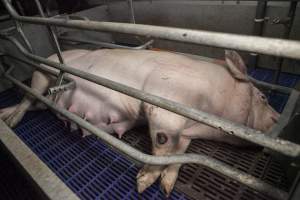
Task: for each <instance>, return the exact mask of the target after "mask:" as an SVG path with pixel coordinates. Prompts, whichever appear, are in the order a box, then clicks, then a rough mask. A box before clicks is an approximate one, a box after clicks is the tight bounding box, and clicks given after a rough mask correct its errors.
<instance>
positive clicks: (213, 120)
mask: <svg viewBox="0 0 300 200" xmlns="http://www.w3.org/2000/svg"><path fill="white" fill-rule="evenodd" d="M0 38H2V39H6V40H9V41H11V42H12V43H13V44H15V45H16V47H17V48H18V49H19V50H20V51H21V52H22V53H23V54H24V55H25V56H26V57H28V58H30V59H32V60H34V61H36V62H40V63H43V64H46V65H48V66H52V67H54V68H56V69H59V70H63V71H65V72H67V73H70V74H73V75H75V76H78V77H81V78H84V79H86V80H88V81H91V82H93V83H96V84H99V85H102V86H104V87H107V88H110V89H112V90H115V91H118V92H121V93H123V94H126V95H129V96H131V97H134V98H136V99H140V100H142V101H144V102H147V103H150V104H152V105H156V106H159V107H161V108H164V109H167V110H169V111H171V112H174V113H176V114H179V115H182V116H184V117H187V118H189V119H192V120H195V121H197V122H201V123H204V124H206V125H209V126H211V127H214V128H218V129H220V130H223V131H225V132H227V133H229V134H232V135H235V136H237V137H239V138H242V139H245V140H248V141H250V142H253V143H255V144H258V145H261V146H264V147H267V148H270V149H272V150H274V151H277V152H279V153H282V154H284V155H286V156H290V157H297V156H299V155H300V145H297V144H295V143H292V142H289V141H286V140H282V139H279V138H272V137H270V136H268V135H266V134H264V133H263V132H261V131H259V130H255V129H252V128H249V127H247V126H244V125H241V124H238V123H235V122H231V121H229V120H226V119H223V118H221V117H219V116H216V115H213V114H209V113H206V112H203V111H200V110H197V109H193V108H189V107H187V106H185V105H183V104H180V103H177V102H174V101H171V100H168V99H165V98H162V97H159V96H155V95H152V94H149V93H147V92H144V91H141V90H138V89H135V88H132V87H129V86H126V85H123V84H120V83H117V82H115V81H111V80H109V79H106V78H103V77H99V76H96V75H93V74H90V73H87V72H84V71H81V70H78V69H75V68H72V67H69V66H67V65H65V64H60V63H56V62H53V61H50V60H47V59H45V58H42V57H40V56H36V55H34V54H31V53H29V52H27V51H26V49H25V48H24V47H23V46H22V45H21V44H20V43H18V41H17V40H16V39H15V38H13V37H8V36H5V35H1V34H0Z"/></svg>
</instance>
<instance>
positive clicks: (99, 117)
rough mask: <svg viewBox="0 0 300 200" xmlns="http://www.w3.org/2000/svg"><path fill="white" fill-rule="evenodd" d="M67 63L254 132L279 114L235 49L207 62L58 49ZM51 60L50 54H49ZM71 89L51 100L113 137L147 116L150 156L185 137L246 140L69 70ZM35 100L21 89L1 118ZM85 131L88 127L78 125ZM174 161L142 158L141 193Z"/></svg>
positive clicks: (165, 176) (43, 82)
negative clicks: (251, 78)
mask: <svg viewBox="0 0 300 200" xmlns="http://www.w3.org/2000/svg"><path fill="white" fill-rule="evenodd" d="M63 56H64V58H65V60H66V63H67V64H68V65H69V66H73V67H75V68H77V69H80V70H82V71H85V72H89V73H91V74H95V75H98V76H101V77H104V78H107V79H110V80H113V81H116V82H119V83H122V84H125V85H128V86H130V87H133V88H136V89H139V90H143V91H145V92H148V93H151V94H154V95H157V96H161V97H164V98H166V99H170V100H172V101H176V102H179V103H181V104H184V105H186V106H189V107H191V108H196V109H199V110H202V111H206V112H208V113H212V114H215V115H218V116H221V117H224V118H226V119H229V120H231V121H234V122H238V123H241V124H244V125H247V126H249V127H251V128H255V129H259V130H261V131H268V130H269V129H270V128H271V126H272V125H274V123H276V121H277V120H278V117H279V114H278V113H277V112H276V111H274V110H273V109H272V107H271V106H270V105H269V104H268V102H267V99H266V97H265V96H264V95H263V94H262V93H261V92H260V91H259V90H258V89H257V88H256V87H254V85H253V84H252V83H251V82H250V81H249V79H248V77H247V73H246V66H245V64H244V62H243V60H242V59H241V57H240V56H239V55H238V54H237V53H236V52H234V51H225V62H220V63H210V62H205V61H201V60H196V59H192V58H189V57H187V56H184V55H181V54H176V53H170V52H162V51H160V52H157V51H149V50H107V49H106V50H96V51H87V50H71V51H65V52H63ZM49 59H50V60H54V61H57V57H56V55H53V56H51V57H49ZM69 77H71V78H73V79H74V80H75V82H76V89H73V90H70V91H66V92H64V93H63V94H62V95H60V96H59V98H58V101H57V106H59V107H62V108H65V109H68V110H69V111H70V112H72V113H75V114H76V115H78V116H81V117H82V118H83V119H85V120H87V121H88V122H90V123H91V124H93V125H95V126H97V127H98V128H100V129H102V130H105V131H107V132H108V133H113V132H115V133H117V134H118V136H119V138H121V137H122V135H123V134H124V133H125V132H126V131H128V130H129V129H131V128H133V127H134V126H136V125H137V124H139V122H141V121H146V122H148V123H149V128H150V136H151V139H152V151H153V154H154V155H172V154H183V153H184V152H185V151H186V149H187V147H188V146H189V144H190V142H191V140H192V139H198V138H201V139H207V140H215V141H220V142H226V143H230V144H234V145H249V143H247V142H246V141H243V140H241V139H239V138H237V137H234V136H232V135H229V134H225V133H224V132H222V131H220V130H217V129H214V128H212V127H209V126H207V125H204V124H202V123H198V122H196V121H193V120H190V119H187V118H185V117H182V116H180V115H177V114H174V113H172V112H169V111H167V110H165V109H162V108H159V107H156V106H153V105H151V104H148V103H144V102H142V101H140V100H137V99H134V98H132V97H130V96H127V95H124V94H121V93H119V92H116V91H113V90H111V89H108V88H105V87H103V86H100V85H97V84H94V83H91V82H89V81H86V80H84V79H81V78H79V77H76V76H72V75H69ZM54 80H55V79H54V78H53V77H51V76H46V75H44V74H43V73H41V72H38V71H36V72H34V74H33V78H32V85H31V87H32V88H34V89H36V90H37V91H39V92H40V93H41V94H43V93H44V92H45V91H46V90H47V89H48V87H49V86H51V85H52V84H53V83H54V82H55V81H54ZM33 102H34V99H33V98H32V97H30V96H25V98H24V99H23V100H22V102H21V103H20V104H18V105H16V106H13V107H9V108H5V109H2V110H0V117H1V119H3V120H5V121H6V123H7V124H8V125H10V126H15V125H16V124H17V123H18V122H19V121H20V120H21V118H22V117H23V115H24V113H25V112H26V110H27V109H29V108H30V107H31V105H32V104H33ZM83 133H84V134H88V133H87V132H86V131H85V130H83ZM180 166H181V165H180V164H175V165H169V166H151V165H145V166H144V167H143V168H142V169H141V170H140V172H139V173H138V175H137V188H138V191H139V192H143V191H144V190H145V189H146V188H147V187H149V186H150V185H152V183H154V182H155V181H156V179H158V178H159V177H161V186H162V188H163V190H164V192H165V193H166V194H167V195H169V194H170V192H171V191H172V189H173V187H174V184H175V182H176V179H177V176H178V171H179V169H180Z"/></svg>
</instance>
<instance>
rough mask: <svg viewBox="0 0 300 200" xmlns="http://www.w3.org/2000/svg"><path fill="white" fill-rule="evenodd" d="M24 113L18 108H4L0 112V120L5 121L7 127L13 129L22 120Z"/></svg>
mask: <svg viewBox="0 0 300 200" xmlns="http://www.w3.org/2000/svg"><path fill="white" fill-rule="evenodd" d="M24 114H25V112H24V111H22V110H21V109H20V108H19V107H18V106H12V107H9V108H4V109H2V110H1V111H0V118H1V119H2V120H4V121H5V123H6V124H7V125H8V126H9V127H15V126H16V125H17V124H18V123H19V122H20V121H21V119H22V118H23V116H24Z"/></svg>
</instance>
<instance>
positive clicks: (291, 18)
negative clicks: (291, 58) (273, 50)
mask: <svg viewBox="0 0 300 200" xmlns="http://www.w3.org/2000/svg"><path fill="white" fill-rule="evenodd" d="M297 3H298V2H297V1H292V2H291V3H290V7H289V12H288V15H287V18H288V19H289V22H288V24H286V25H285V30H284V34H283V36H282V39H288V38H289V37H290V33H291V30H292V27H293V22H294V18H295V13H296V9H297ZM282 64H283V58H277V61H276V69H277V70H276V72H275V75H274V77H273V83H278V80H279V75H280V73H281V71H282Z"/></svg>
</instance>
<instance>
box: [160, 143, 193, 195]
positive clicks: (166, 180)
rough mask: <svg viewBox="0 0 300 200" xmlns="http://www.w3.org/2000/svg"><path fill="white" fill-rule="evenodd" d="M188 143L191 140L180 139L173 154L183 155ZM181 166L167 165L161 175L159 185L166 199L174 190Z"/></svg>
mask: <svg viewBox="0 0 300 200" xmlns="http://www.w3.org/2000/svg"><path fill="white" fill-rule="evenodd" d="M190 142H191V139H189V138H185V137H180V139H179V143H178V146H177V147H176V150H175V152H174V154H183V153H184V152H185V151H186V149H187V148H188V146H189V144H190ZM181 165H182V164H174V165H169V166H167V167H166V168H165V169H164V170H163V172H162V173H161V181H160V185H161V188H162V190H163V191H164V193H165V194H166V196H167V197H168V196H169V195H170V194H171V192H172V190H173V188H174V185H175V183H176V180H177V177H178V173H179V169H180V167H181Z"/></svg>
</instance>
